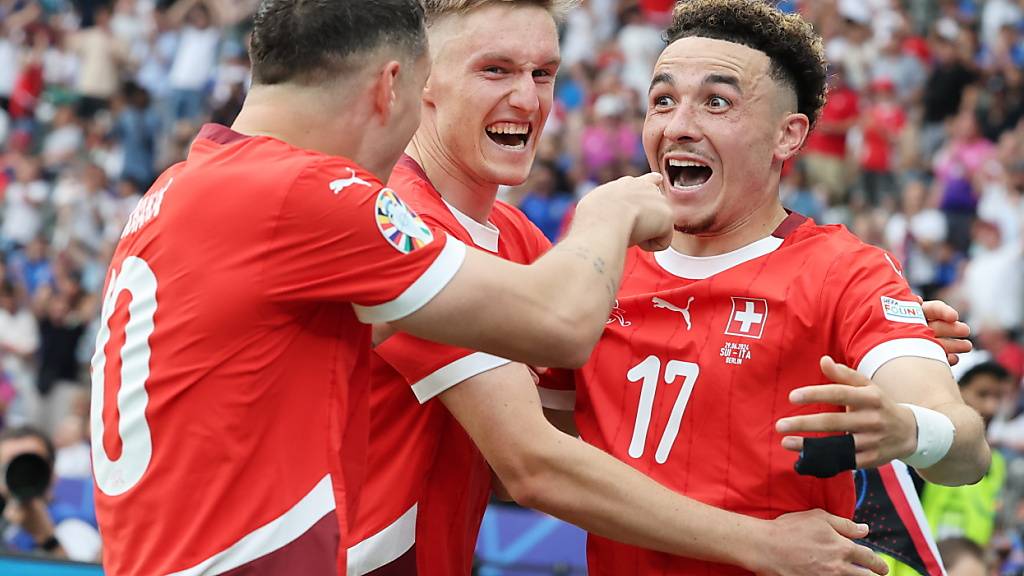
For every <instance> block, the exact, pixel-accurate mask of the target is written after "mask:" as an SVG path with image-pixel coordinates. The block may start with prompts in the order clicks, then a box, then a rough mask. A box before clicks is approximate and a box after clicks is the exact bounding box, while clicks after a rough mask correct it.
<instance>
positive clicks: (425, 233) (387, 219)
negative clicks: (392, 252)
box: [376, 188, 434, 254]
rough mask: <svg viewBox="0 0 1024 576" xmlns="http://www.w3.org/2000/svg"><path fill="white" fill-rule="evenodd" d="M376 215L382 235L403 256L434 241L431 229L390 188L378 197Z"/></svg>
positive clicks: (382, 191) (381, 192)
mask: <svg viewBox="0 0 1024 576" xmlns="http://www.w3.org/2000/svg"><path fill="white" fill-rule="evenodd" d="M376 215H377V228H378V229H379V230H380V233H381V234H382V235H383V236H384V238H385V239H386V240H387V241H388V242H389V243H390V244H391V245H392V246H394V247H395V249H396V250H398V251H399V252H402V253H403V254H408V253H409V252H412V251H413V250H416V249H418V248H422V247H424V246H426V245H427V244H430V243H431V242H433V241H434V234H433V233H432V232H431V231H430V228H428V227H427V225H426V224H424V223H423V220H420V217H419V216H417V215H416V213H415V212H413V211H412V210H411V209H409V207H408V206H406V205H405V203H404V202H402V199H401V198H399V197H398V195H397V194H395V192H394V191H393V190H391V189H390V188H384V189H383V190H381V191H380V194H378V195H377V206H376Z"/></svg>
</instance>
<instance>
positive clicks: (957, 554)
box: [938, 538, 988, 576]
mask: <svg viewBox="0 0 1024 576" xmlns="http://www.w3.org/2000/svg"><path fill="white" fill-rule="evenodd" d="M938 547H939V556H941V557H942V563H943V564H944V565H945V568H946V573H947V574H948V575H949V576H986V574H988V567H986V566H985V552H984V551H983V550H982V549H981V546H978V545H977V544H975V543H974V542H973V541H971V540H968V539H967V538H947V539H945V540H942V541H940V542H939V544H938Z"/></svg>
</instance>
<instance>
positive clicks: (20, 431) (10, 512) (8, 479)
mask: <svg viewBox="0 0 1024 576" xmlns="http://www.w3.org/2000/svg"><path fill="white" fill-rule="evenodd" d="M53 463H54V447H53V443H52V442H51V441H50V439H49V438H48V437H47V436H46V435H45V434H43V433H42V432H41V431H39V430H37V429H35V428H32V427H30V426H23V427H20V428H12V429H8V430H4V431H3V432H0V497H2V498H3V501H4V505H3V516H2V518H0V540H2V543H3V547H6V548H8V549H11V550H15V551H20V552H35V553H39V554H42V555H45V556H49V557H51V558H61V559H70V560H80V561H95V560H96V559H97V558H98V557H99V549H100V537H99V532H97V530H96V529H95V528H94V527H93V526H91V525H90V524H89V523H88V522H86V521H85V520H84V519H83V518H81V517H77V516H82V515H81V514H79V515H76V514H75V513H74V512H69V507H68V506H61V505H60V503H58V502H54V501H53V498H52V494H53V486H54V480H55V479H54V476H53V472H52V471H53Z"/></svg>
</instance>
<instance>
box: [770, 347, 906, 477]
mask: <svg viewBox="0 0 1024 576" xmlns="http://www.w3.org/2000/svg"><path fill="white" fill-rule="evenodd" d="M821 371H822V373H824V374H825V376H826V377H828V378H829V379H830V380H832V382H834V384H822V385H818V386H805V387H803V388H797V389H796V390H793V391H792V392H790V394H789V400H790V402H793V403H794V404H835V405H837V406H845V407H846V412H827V413H823V414H811V415H806V416H793V417H790V418H782V419H780V420H779V421H778V422H776V424H775V429H776V430H778V431H779V433H781V434H807V433H814V432H833V433H834V432H839V433H850V434H853V440H854V444H855V445H856V447H857V467H858V468H875V467H877V466H881V465H882V464H885V463H887V462H889V461H891V460H894V459H896V458H903V457H905V456H909V455H910V454H913V453H914V450H916V449H917V420H916V419H915V418H914V413H913V412H911V411H910V409H909V408H907V407H905V406H900V405H899V404H897V403H896V402H894V401H893V400H892V399H891V398H890V397H889V396H888V395H887V394H886V393H885V391H883V390H882V389H881V388H880V387H879V386H878V385H876V384H874V383H873V382H872V381H871V380H870V379H868V378H867V377H866V376H864V375H863V374H861V373H859V372H857V371H856V370H853V369H852V368H849V367H847V366H844V365H842V364H836V362H835V361H834V360H832V358H829V357H828V356H823V357H822V358H821ZM803 445H804V439H803V438H802V437H800V436H786V437H785V438H783V439H782V446H783V448H785V449H786V450H792V451H794V452H799V451H801V450H802V449H803Z"/></svg>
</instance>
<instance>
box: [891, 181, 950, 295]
mask: <svg viewBox="0 0 1024 576" xmlns="http://www.w3.org/2000/svg"><path fill="white" fill-rule="evenodd" d="M927 195H928V190H927V188H926V187H925V185H924V183H923V182H921V181H918V180H914V181H911V182H908V183H907V185H906V186H905V187H904V188H903V194H902V196H903V198H902V206H901V210H900V211H899V212H897V213H895V214H893V215H892V217H891V218H890V219H889V221H888V223H887V224H886V226H885V244H886V246H887V247H888V248H889V250H891V251H892V252H893V253H894V254H896V257H897V258H898V259H899V260H900V262H902V263H903V273H904V275H905V276H906V278H907V282H908V283H910V286H911V287H912V288H914V290H916V291H919V293H921V294H922V295H924V296H926V297H931V296H934V295H936V292H937V290H938V289H939V288H940V287H941V284H942V283H941V282H940V281H939V280H940V279H939V267H940V260H941V259H942V256H943V251H942V242H943V241H945V239H946V217H945V215H943V214H942V212H941V211H939V210H937V209H935V208H930V207H928V206H927Z"/></svg>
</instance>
